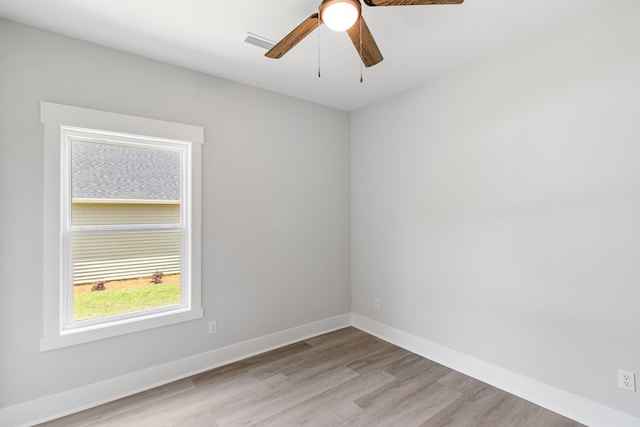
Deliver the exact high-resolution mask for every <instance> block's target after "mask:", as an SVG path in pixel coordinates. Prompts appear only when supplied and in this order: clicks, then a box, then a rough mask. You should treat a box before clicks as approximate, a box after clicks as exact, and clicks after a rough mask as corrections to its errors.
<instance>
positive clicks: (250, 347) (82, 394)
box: [0, 313, 351, 427]
mask: <svg viewBox="0 0 640 427" xmlns="http://www.w3.org/2000/svg"><path fill="white" fill-rule="evenodd" d="M350 325H351V318H350V315H349V314H348V313H347V314H342V315H339V316H335V317H331V318H329V319H324V320H320V321H317V322H313V323H309V324H306V325H302V326H298V327H295V328H291V329H287V330H285V331H280V332H276V333H273V334H270V335H266V336H263V337H259V338H255V339H252V340H249V341H244V342H241V343H238V344H233V345H230V346H228V347H223V348H220V349H217V350H213V351H208V352H206V353H201V354H197V355H195V356H191V357H187V358H184V359H180V360H175V361H173V362H169V363H166V364H164V365H159V366H154V367H151V368H147V369H144V370H141V371H136V372H133V373H131V374H127V375H123V376H120V377H116V378H111V379H108V380H106V381H101V382H99V383H96V384H90V385H87V386H84V387H80V388H76V389H73V390H69V391H65V392H62V393H58V394H54V395H50V396H45V397H42V398H39V399H36V400H31V401H28V402H24V403H20V404H17V405H13V406H9V407H5V408H1V409H0V426H2V427H5V426H7V427H8V426H29V425H34V424H38V423H41V422H45V421H49V420H52V419H55V418H59V417H62V416H65V415H69V414H72V413H74V412H78V411H81V410H84V409H88V408H91V407H94V406H97V405H101V404H103V403H107V402H111V401H113V400H116V399H120V398H122V397H125V396H130V395H132V394H135V393H139V392H141V391H144V390H148V389H151V388H153V387H158V386H160V385H164V384H167V383H170V382H172V381H176V380H179V379H182V378H186V377H189V376H191V375H194V374H197V373H200V372H204V371H207V370H209V369H213V368H216V367H219V366H223V365H226V364H229V363H232V362H235V361H238V360H242V359H246V358H247V357H251V356H254V355H256V354H260V353H263V352H265V351H269V350H273V349H275V348H279V347H283V346H285V345H288V344H292V343H294V342H297V341H301V340H304V339H307V338H310V337H313V336H317V335H320V334H324V333H326V332H331V331H334V330H336V329H341V328H344V327H347V326H350Z"/></svg>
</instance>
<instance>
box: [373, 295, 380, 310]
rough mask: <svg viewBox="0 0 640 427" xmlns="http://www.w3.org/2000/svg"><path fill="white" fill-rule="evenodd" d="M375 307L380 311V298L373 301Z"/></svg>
mask: <svg viewBox="0 0 640 427" xmlns="http://www.w3.org/2000/svg"><path fill="white" fill-rule="evenodd" d="M373 307H374V308H375V309H376V310H380V298H376V299H375V300H374V301H373Z"/></svg>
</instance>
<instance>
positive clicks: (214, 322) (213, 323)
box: [209, 320, 218, 335]
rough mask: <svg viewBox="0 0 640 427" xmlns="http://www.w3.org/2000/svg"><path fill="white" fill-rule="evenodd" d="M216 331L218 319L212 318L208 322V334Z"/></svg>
mask: <svg viewBox="0 0 640 427" xmlns="http://www.w3.org/2000/svg"><path fill="white" fill-rule="evenodd" d="M216 332H218V321H217V320H212V321H211V322H209V335H212V334H215V333H216Z"/></svg>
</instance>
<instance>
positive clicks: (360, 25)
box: [347, 15, 384, 67]
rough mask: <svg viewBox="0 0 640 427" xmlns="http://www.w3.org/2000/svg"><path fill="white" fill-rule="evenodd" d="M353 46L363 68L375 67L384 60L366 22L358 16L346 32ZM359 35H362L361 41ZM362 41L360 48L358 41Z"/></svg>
mask: <svg viewBox="0 0 640 427" xmlns="http://www.w3.org/2000/svg"><path fill="white" fill-rule="evenodd" d="M347 33H348V34H349V37H350V38H351V41H352V42H353V45H354V46H355V48H356V50H357V51H358V55H360V58H362V62H363V63H364V65H365V67H371V66H372V65H376V64H377V63H378V62H380V61H382V60H383V59H384V58H383V57H382V53H381V52H380V49H379V48H378V44H377V43H376V41H375V40H374V39H373V35H372V34H371V31H370V30H369V26H368V25H367V23H366V21H365V20H364V18H363V17H362V15H360V17H359V18H358V20H357V21H356V23H355V24H353V25H352V26H351V28H349V29H348V30H347ZM360 34H362V39H361V38H360ZM361 40H362V46H361V45H360V41H361Z"/></svg>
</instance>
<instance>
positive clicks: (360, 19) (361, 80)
mask: <svg viewBox="0 0 640 427" xmlns="http://www.w3.org/2000/svg"><path fill="white" fill-rule="evenodd" d="M358 21H360V83H362V82H363V81H364V78H363V77H362V17H360V18H358Z"/></svg>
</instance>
